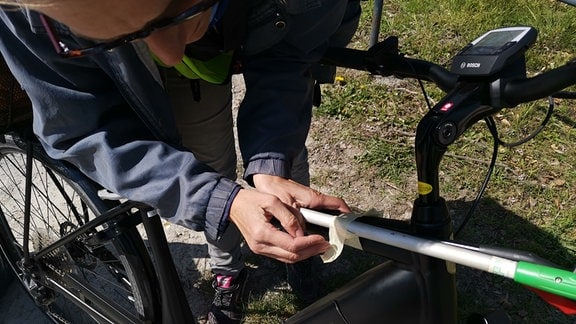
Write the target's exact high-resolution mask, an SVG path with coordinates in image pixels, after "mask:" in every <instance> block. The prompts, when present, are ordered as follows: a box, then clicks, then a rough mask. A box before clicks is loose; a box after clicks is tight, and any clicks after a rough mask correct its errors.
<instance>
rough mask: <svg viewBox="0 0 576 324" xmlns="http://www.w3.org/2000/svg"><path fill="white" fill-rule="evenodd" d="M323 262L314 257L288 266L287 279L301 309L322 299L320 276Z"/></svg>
mask: <svg viewBox="0 0 576 324" xmlns="http://www.w3.org/2000/svg"><path fill="white" fill-rule="evenodd" d="M321 265H322V261H321V259H320V257H318V256H314V257H311V258H309V259H306V260H303V261H300V262H296V263H293V264H286V277H287V278H286V279H287V281H288V284H289V285H290V288H292V292H293V293H294V295H296V298H297V299H298V302H299V304H300V306H301V307H306V306H308V305H310V304H312V303H313V302H315V301H316V300H317V299H318V298H320V296H321V294H320V290H321V289H320V281H318V276H319V272H320V266H321Z"/></svg>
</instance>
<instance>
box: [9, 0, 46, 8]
mask: <svg viewBox="0 0 576 324" xmlns="http://www.w3.org/2000/svg"><path fill="white" fill-rule="evenodd" d="M53 4H54V2H53V0H0V5H8V6H14V7H30V8H34V7H46V6H50V5H53Z"/></svg>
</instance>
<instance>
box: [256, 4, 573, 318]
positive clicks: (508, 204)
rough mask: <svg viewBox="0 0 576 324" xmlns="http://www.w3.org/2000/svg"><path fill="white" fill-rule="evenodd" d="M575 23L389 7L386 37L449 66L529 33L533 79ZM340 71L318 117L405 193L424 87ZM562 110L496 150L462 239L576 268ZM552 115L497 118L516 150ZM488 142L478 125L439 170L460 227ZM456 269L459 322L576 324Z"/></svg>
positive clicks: (529, 11)
mask: <svg viewBox="0 0 576 324" xmlns="http://www.w3.org/2000/svg"><path fill="white" fill-rule="evenodd" d="M372 5H373V4H372V2H371V1H366V2H363V6H364V8H365V10H364V12H363V17H362V21H361V26H360V28H359V31H358V33H357V36H356V38H355V39H354V41H353V42H352V44H351V45H350V46H351V47H354V48H359V49H365V48H366V47H367V46H366V45H367V44H368V35H369V31H370V21H371V10H370V8H372ZM575 17H576V8H572V7H569V6H567V5H564V4H561V3H560V2H558V1H552V0H518V1H515V0H507V1H503V0H493V1H472V0H406V1H395V2H392V1H384V14H383V19H382V24H381V28H380V34H381V38H383V37H385V36H386V35H395V36H398V37H399V39H400V49H401V51H402V52H403V53H405V54H406V55H408V56H411V57H417V58H421V59H425V60H430V61H433V62H437V63H439V64H441V65H444V66H448V65H449V63H450V59H451V57H452V56H453V55H454V54H455V53H456V52H457V51H458V50H459V49H460V48H462V47H463V46H464V45H465V44H466V43H467V42H469V41H470V40H472V39H474V38H475V37H477V36H479V35H481V34H482V33H484V32H485V31H487V30H490V29H493V28H497V27H501V26H510V25H531V26H533V27H536V28H537V29H538V30H539V37H538V41H537V43H536V44H535V45H534V46H533V48H532V49H530V50H529V52H528V53H527V66H528V74H529V75H534V74H537V73H539V72H541V71H545V70H547V69H550V68H553V67H556V66H559V65H562V64H564V63H565V62H567V61H568V60H569V59H571V58H572V57H573V54H574V46H575V45H576V34H575V33H574V30H575V29H576V19H574V18H575ZM338 75H339V81H338V82H337V83H336V84H334V85H327V86H325V87H324V88H323V104H322V106H321V107H319V108H318V109H317V110H315V118H316V119H321V120H328V119H338V120H341V121H342V122H341V123H340V124H339V125H340V126H341V129H340V130H339V135H338V138H339V141H340V142H343V143H352V144H354V145H358V146H359V147H361V149H362V152H363V153H362V154H360V155H359V156H357V157H356V159H355V161H354V162H355V163H357V165H358V167H360V168H366V170H374V172H373V173H371V174H369V175H367V177H378V178H380V179H383V180H384V181H386V183H390V184H392V185H394V186H397V187H399V188H406V187H408V188H412V187H414V186H413V184H411V183H407V181H413V179H414V172H415V169H414V162H413V156H412V155H413V153H412V152H413V147H414V135H415V130H416V126H417V125H418V122H419V121H420V118H421V117H422V116H423V115H424V114H425V112H426V110H427V108H426V106H425V101H424V99H423V95H422V93H421V91H420V88H419V86H418V84H417V82H415V81H414V80H396V79H393V78H392V79H391V78H382V77H375V76H369V75H366V74H365V73H359V72H358V71H349V70H339V71H338ZM425 87H426V90H427V94H428V96H429V97H430V98H431V101H432V103H434V102H438V101H439V100H440V99H441V98H442V95H443V93H442V92H441V91H440V90H439V89H437V88H436V87H435V86H434V85H433V84H429V83H427V84H425ZM555 103H556V107H555V111H554V113H553V116H552V118H551V120H550V122H549V123H548V124H547V125H546V127H545V129H544V130H543V131H542V133H540V134H539V135H538V136H536V138H535V139H533V140H531V141H529V142H527V143H525V144H523V145H520V146H516V147H512V148H506V147H502V146H501V147H500V148H499V150H498V153H499V157H498V161H497V166H496V168H495V171H494V174H493V176H492V178H491V181H490V183H489V185H488V188H487V191H486V193H485V195H484V198H483V199H482V200H481V202H480V207H479V209H478V211H477V212H476V213H475V214H474V216H473V218H472V219H471V221H470V222H469V224H468V225H467V227H466V228H465V229H464V230H463V232H462V236H461V237H460V239H462V240H463V241H466V242H472V243H475V244H492V245H499V246H506V247H510V248H514V249H520V250H527V251H531V252H534V253H536V254H538V255H540V256H543V257H546V258H547V259H549V260H550V261H553V262H555V263H557V264H559V265H561V266H563V267H565V268H567V269H573V268H574V266H575V265H576V216H575V215H576V168H575V166H576V154H574V150H575V149H574V146H575V144H574V143H576V129H575V127H574V126H575V125H576V119H575V118H576V102H571V101H569V100H555ZM547 108H548V103H547V101H546V100H541V101H538V102H535V103H533V104H523V105H520V106H518V107H515V108H514V109H506V110H503V111H501V112H500V113H498V114H497V115H495V116H494V119H495V121H496V124H497V127H498V131H499V134H500V137H501V139H502V140H503V141H505V142H514V141H517V140H519V139H522V138H524V137H526V136H527V135H528V134H530V133H531V132H532V131H533V130H534V129H536V128H537V127H538V126H539V125H540V123H541V121H542V120H543V119H544V117H545V115H546V111H547ZM367 129H377V130H378V131H366V130H367ZM492 141H493V140H492V137H491V135H490V133H489V132H488V130H487V128H486V125H485V123H484V122H479V123H478V124H476V125H475V126H473V127H472V128H471V129H470V130H469V131H467V132H466V133H465V134H464V135H463V136H462V138H460V139H459V140H458V141H457V143H456V144H454V145H453V146H451V147H450V149H449V150H448V152H447V154H446V156H445V158H444V160H443V162H442V165H441V183H442V186H443V187H442V195H443V196H444V197H445V198H446V199H447V201H448V205H449V209H450V212H451V214H452V216H453V217H454V221H455V225H456V226H458V224H459V222H461V221H462V216H463V215H464V214H465V213H466V212H467V210H468V209H469V208H470V205H471V201H472V200H473V198H474V196H475V194H476V192H477V191H478V188H479V187H480V184H481V182H482V181H483V179H484V176H485V173H486V170H487V165H488V164H489V161H490V157H491V153H492V152H491V151H492V145H493V144H492V143H493V142H492ZM407 179H409V180H407ZM316 180H318V179H316ZM328 180H329V179H322V180H321V181H325V182H327V181H328ZM399 197H400V199H403V200H404V201H398V203H404V204H405V203H406V196H399ZM413 197H414V196H412V198H410V199H413ZM348 266H349V267H350V268H349V269H348V270H350V271H354V273H356V271H360V270H363V269H364V268H365V267H368V264H364V265H359V264H358V263H351V264H349V265H348ZM459 272H460V275H459V283H458V291H459V299H460V314H459V316H460V317H461V319H462V320H464V318H466V316H468V315H469V314H471V313H472V312H477V311H490V310H494V309H504V310H506V311H507V312H508V313H509V314H510V316H511V317H512V319H513V321H514V322H522V323H574V318H573V317H572V318H570V317H566V316H563V315H561V314H559V312H557V311H555V310H554V309H553V308H551V307H550V306H548V305H547V304H544V303H543V302H542V301H541V300H540V299H539V298H537V297H535V296H534V294H532V293H530V292H527V290H526V289H524V288H523V287H520V286H518V285H517V284H514V283H513V282H510V281H509V280H505V279H501V278H497V277H495V276H491V275H487V274H484V273H480V272H478V271H474V270H470V269H465V268H459ZM338 276H339V278H340V281H341V282H342V283H344V282H346V280H349V279H350V278H352V277H353V276H351V275H348V276H346V273H338ZM336 286H337V285H336ZM336 286H334V287H333V288H336ZM269 297H270V296H268V297H267V298H269ZM290 298H291V297H290V293H289V292H284V293H282V294H279V295H278V296H276V297H274V298H272V299H273V300H272V301H270V300H267V301H266V302H264V301H262V300H259V299H257V300H253V301H252V302H251V304H250V305H252V306H251V307H254V308H255V309H258V310H257V311H254V312H255V313H258V314H276V315H273V316H276V317H268V318H274V319H276V320H280V319H281V318H283V316H286V315H287V314H290V313H292V312H295V311H296V310H297V309H298V307H295V306H294V303H293V300H292V299H290ZM286 305H289V306H286ZM278 314H284V315H283V316H278ZM259 316H260V315H259ZM263 318H266V317H258V320H256V321H255V322H258V321H260V320H262V321H265V320H263ZM284 318H285V317H284ZM274 321H275V320H272V322H274Z"/></svg>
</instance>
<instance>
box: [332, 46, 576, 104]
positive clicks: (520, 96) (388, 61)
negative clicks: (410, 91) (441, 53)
mask: <svg viewBox="0 0 576 324" xmlns="http://www.w3.org/2000/svg"><path fill="white" fill-rule="evenodd" d="M397 45H398V40H397V38H396V37H389V38H387V39H386V40H384V41H382V42H381V43H378V44H376V45H374V46H373V47H371V48H370V49H369V50H367V51H363V50H355V49H348V48H330V49H329V50H328V51H327V52H326V54H325V56H324V58H323V59H322V61H321V62H322V63H324V64H328V65H335V66H339V67H345V68H352V69H356V70H365V71H368V72H370V73H372V74H378V75H383V76H390V75H394V76H396V77H400V78H404V77H408V78H416V79H420V80H425V81H431V82H433V83H435V84H436V85H437V86H438V87H439V88H440V89H442V90H443V91H445V92H449V91H451V90H452V89H454V88H455V87H456V86H457V84H459V83H460V82H466V81H472V82H478V83H486V84H489V85H490V96H491V101H490V102H491V103H492V104H497V105H499V107H496V108H501V107H514V106H516V105H518V104H520V103H523V102H529V101H534V100H536V99H540V98H545V97H547V96H550V95H553V94H555V93H557V92H559V91H561V90H563V89H564V88H566V87H568V86H570V85H573V84H576V61H574V60H572V61H569V62H568V63H566V64H565V65H563V66H560V67H558V68H555V69H553V70H549V71H547V72H544V73H542V74H540V75H537V76H534V77H531V78H526V77H521V78H520V77H516V78H495V77H493V76H492V77H484V78H478V77H476V78H465V77H462V76H459V75H457V74H455V73H451V72H450V71H448V70H447V69H445V68H444V67H442V66H440V65H438V64H435V63H432V62H429V61H424V60H419V59H413V58H407V57H405V56H403V55H402V54H400V53H398V46H397Z"/></svg>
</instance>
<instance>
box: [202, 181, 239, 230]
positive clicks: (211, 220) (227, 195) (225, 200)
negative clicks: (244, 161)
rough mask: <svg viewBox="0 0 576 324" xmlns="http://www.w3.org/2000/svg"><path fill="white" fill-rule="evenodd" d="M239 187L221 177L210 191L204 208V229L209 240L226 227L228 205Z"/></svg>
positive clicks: (227, 222) (228, 212)
mask: <svg viewBox="0 0 576 324" xmlns="http://www.w3.org/2000/svg"><path fill="white" fill-rule="evenodd" d="M240 189H241V187H240V185H239V184H237V183H236V182H234V181H232V180H230V179H228V178H222V179H220V181H219V182H218V184H217V185H216V188H214V191H212V195H211V196H210V200H209V201H208V208H207V209H206V227H205V229H204V232H205V234H206V235H207V236H208V238H210V239H211V240H214V241H215V240H218V239H219V238H220V237H221V236H222V234H223V233H224V231H225V230H226V228H227V227H228V224H229V223H230V217H229V216H230V206H231V205H232V200H234V198H235V197H236V195H237V194H238V191H239V190H240Z"/></svg>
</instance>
